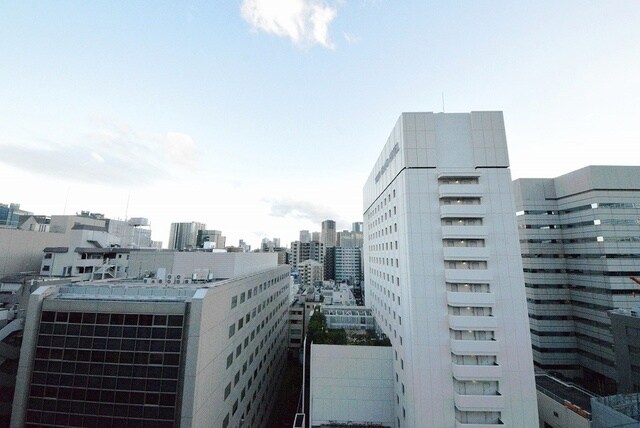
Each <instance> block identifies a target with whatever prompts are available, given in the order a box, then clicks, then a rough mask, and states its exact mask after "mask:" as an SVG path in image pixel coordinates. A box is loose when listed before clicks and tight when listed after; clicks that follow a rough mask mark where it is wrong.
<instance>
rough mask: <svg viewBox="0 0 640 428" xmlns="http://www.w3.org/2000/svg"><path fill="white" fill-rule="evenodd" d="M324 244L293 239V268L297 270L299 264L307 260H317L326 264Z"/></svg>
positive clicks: (291, 261) (291, 262)
mask: <svg viewBox="0 0 640 428" xmlns="http://www.w3.org/2000/svg"><path fill="white" fill-rule="evenodd" d="M324 256H325V252H324V245H323V244H322V243H320V242H317V241H311V242H304V243H303V242H300V241H293V242H292V243H291V260H290V264H291V269H293V270H296V269H297V268H298V264H299V263H302V262H303V261H305V260H315V261H317V262H318V263H322V264H324Z"/></svg>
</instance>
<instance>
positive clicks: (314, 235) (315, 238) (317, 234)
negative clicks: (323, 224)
mask: <svg viewBox="0 0 640 428" xmlns="http://www.w3.org/2000/svg"><path fill="white" fill-rule="evenodd" d="M311 242H320V232H311Z"/></svg>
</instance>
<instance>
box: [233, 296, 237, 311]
mask: <svg viewBox="0 0 640 428" xmlns="http://www.w3.org/2000/svg"><path fill="white" fill-rule="evenodd" d="M236 306H238V296H233V297H232V298H231V309H233V308H235V307H236Z"/></svg>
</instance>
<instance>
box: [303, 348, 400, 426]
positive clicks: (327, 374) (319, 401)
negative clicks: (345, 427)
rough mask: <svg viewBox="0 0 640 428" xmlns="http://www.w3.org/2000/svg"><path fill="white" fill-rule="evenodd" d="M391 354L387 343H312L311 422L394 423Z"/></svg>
mask: <svg viewBox="0 0 640 428" xmlns="http://www.w3.org/2000/svg"><path fill="white" fill-rule="evenodd" d="M392 358H393V354H392V348H391V347H385V346H344V345H312V346H311V381H310V382H311V398H310V400H311V404H310V414H311V415H310V420H311V426H312V427H314V426H319V425H320V424H327V423H329V421H334V422H337V423H347V422H357V423H377V424H380V425H383V426H389V427H392V426H394V412H393V406H394V396H393V364H392Z"/></svg>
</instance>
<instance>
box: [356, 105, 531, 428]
mask: <svg viewBox="0 0 640 428" xmlns="http://www.w3.org/2000/svg"><path fill="white" fill-rule="evenodd" d="M508 166H509V160H508V156H507V146H506V137H505V131H504V123H503V118H502V114H501V113H499V112H473V113H471V114H459V113H456V114H444V113H438V114H433V113H403V114H402V115H401V116H400V118H399V119H398V122H397V124H396V126H395V128H394V129H393V131H392V132H391V135H390V136H389V139H388V140H387V143H386V145H385V146H384V149H383V150H382V153H381V154H380V157H379V158H378V161H377V162H376V164H375V166H374V168H373V170H372V172H371V174H370V176H369V179H368V180H367V183H366V185H365V188H364V220H365V223H364V228H365V231H364V236H365V243H364V259H365V281H366V284H365V289H366V300H367V302H368V304H369V305H371V307H372V309H373V313H374V316H375V318H376V321H377V323H378V325H379V326H380V327H381V328H382V330H383V331H384V332H385V334H386V335H387V336H388V337H389V339H390V340H391V343H392V346H393V349H394V372H395V376H394V377H395V380H396V382H394V385H393V388H394V398H395V400H394V402H395V403H397V405H396V406H395V416H396V420H397V426H398V427H400V428H423V427H426V426H429V427H466V426H469V427H472V426H473V427H480V426H502V424H504V426H510V427H536V428H537V427H538V411H537V407H536V389H535V383H534V373H533V363H532V357H531V347H530V343H529V340H530V336H529V323H528V318H527V307H526V300H525V293H524V286H523V283H524V281H523V275H522V272H521V269H522V261H521V259H520V257H519V247H518V242H517V238H516V236H517V229H516V223H515V216H514V215H513V206H514V204H513V196H512V194H511V177H510V172H509V169H508Z"/></svg>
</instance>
